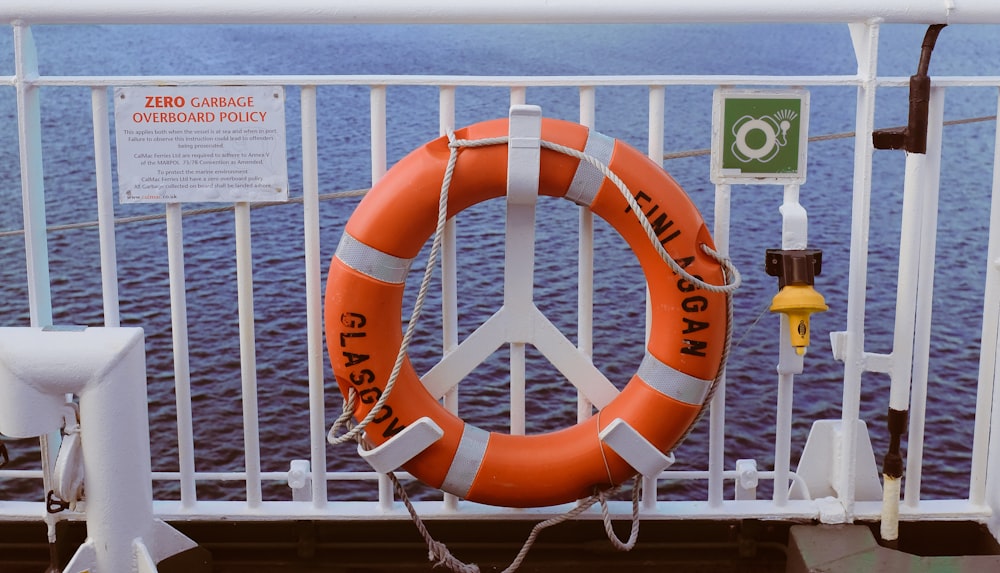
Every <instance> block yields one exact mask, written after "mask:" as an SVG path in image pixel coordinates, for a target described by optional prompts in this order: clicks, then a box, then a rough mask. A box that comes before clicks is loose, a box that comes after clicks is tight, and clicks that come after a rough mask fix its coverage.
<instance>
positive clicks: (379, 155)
mask: <svg viewBox="0 0 1000 573" xmlns="http://www.w3.org/2000/svg"><path fill="white" fill-rule="evenodd" d="M368 99H369V104H368V105H369V114H370V116H371V162H372V187H374V186H375V185H376V184H377V183H378V181H379V179H381V178H382V176H383V175H385V172H386V169H387V157H386V153H387V152H386V148H387V146H386V120H385V117H386V116H385V105H386V89H385V86H384V85H374V86H371V88H370V92H369V96H368ZM394 499H395V493H394V492H393V488H392V482H391V481H390V480H389V476H387V475H385V474H379V479H378V503H379V506H380V507H381V508H382V509H384V510H386V511H388V510H389V509H391V508H392V503H393V500H394Z"/></svg>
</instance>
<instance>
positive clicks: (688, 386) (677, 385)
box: [635, 352, 712, 405]
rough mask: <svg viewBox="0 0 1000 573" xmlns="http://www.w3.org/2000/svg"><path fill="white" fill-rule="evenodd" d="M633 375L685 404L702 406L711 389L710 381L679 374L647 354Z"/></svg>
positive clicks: (661, 392)
mask: <svg viewBox="0 0 1000 573" xmlns="http://www.w3.org/2000/svg"><path fill="white" fill-rule="evenodd" d="M635 374H636V376H638V377H639V378H641V379H642V381H643V382H645V383H646V384H648V385H649V386H650V387H651V388H653V389H654V390H656V391H657V392H659V393H660V394H663V395H664V396H669V397H670V398H673V399H674V400H677V401H678V402H684V403H685V404H696V405H701V404H703V403H704V402H705V397H706V396H708V391H709V389H710V388H711V387H712V381H711V380H702V379H701V378H695V377H694V376H690V375H688V374H685V373H683V372H680V371H678V370H676V369H674V368H672V367H670V366H669V365H667V364H664V363H663V362H660V361H659V360H658V359H657V358H656V357H655V356H653V355H652V354H650V353H648V352H647V353H646V355H645V356H644V357H643V359H642V364H640V365H639V370H638V371H636V373H635Z"/></svg>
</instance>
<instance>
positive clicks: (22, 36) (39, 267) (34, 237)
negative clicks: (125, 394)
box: [14, 22, 52, 327]
mask: <svg viewBox="0 0 1000 573" xmlns="http://www.w3.org/2000/svg"><path fill="white" fill-rule="evenodd" d="M14 67H15V71H14V81H15V84H16V86H17V127H18V143H19V146H18V147H19V151H20V154H21V198H22V201H23V206H22V209H23V211H24V248H25V259H26V260H25V266H26V267H27V272H28V312H29V315H30V320H31V326H35V327H41V326H50V325H51V324H52V290H51V285H50V283H49V247H48V237H47V235H46V229H45V225H46V223H45V219H46V218H45V178H44V176H43V170H42V119H41V116H42V111H41V109H42V106H41V100H40V98H39V94H38V86H36V85H32V83H31V81H32V80H33V79H34V78H37V77H38V52H37V50H36V49H35V40H34V35H33V34H32V33H31V27H30V26H28V25H26V24H23V23H20V22H18V23H16V24H14Z"/></svg>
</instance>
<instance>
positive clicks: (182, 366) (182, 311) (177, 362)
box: [167, 203, 197, 508]
mask: <svg viewBox="0 0 1000 573" xmlns="http://www.w3.org/2000/svg"><path fill="white" fill-rule="evenodd" d="M167 273H168V276H169V280H170V332H171V336H172V338H173V350H174V396H175V400H176V404H177V458H178V464H179V469H180V473H181V478H180V479H181V505H182V506H183V507H185V508H190V507H193V506H194V503H195V500H196V497H197V492H196V489H195V479H194V473H195V465H194V425H193V422H192V418H193V417H192V412H191V364H190V348H189V345H188V318H187V294H186V289H185V285H186V284H187V282H186V278H185V273H184V229H183V224H182V219H181V204H180V203H168V204H167Z"/></svg>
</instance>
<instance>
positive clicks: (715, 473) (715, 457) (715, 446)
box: [708, 183, 732, 508]
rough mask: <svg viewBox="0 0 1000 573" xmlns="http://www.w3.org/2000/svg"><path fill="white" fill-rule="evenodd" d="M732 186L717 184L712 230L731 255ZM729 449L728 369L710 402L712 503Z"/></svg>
mask: <svg viewBox="0 0 1000 573" xmlns="http://www.w3.org/2000/svg"><path fill="white" fill-rule="evenodd" d="M731 202H732V188H731V187H730V186H729V185H728V184H722V183H720V184H718V185H716V186H715V212H714V217H715V224H714V229H713V232H712V235H713V240H714V241H715V248H716V249H718V251H719V254H720V255H721V256H723V257H728V256H729V228H730V212H731V206H730V205H731ZM725 449H726V371H725V370H723V371H722V372H721V373H720V374H719V381H718V383H717V385H716V387H715V394H713V396H712V402H711V403H710V404H709V417H708V505H709V507H712V508H718V507H721V506H722V499H723V496H722V494H723V486H724V485H725V484H724V479H725V478H724V476H723V472H725V469H726V468H725V463H726V458H725Z"/></svg>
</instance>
